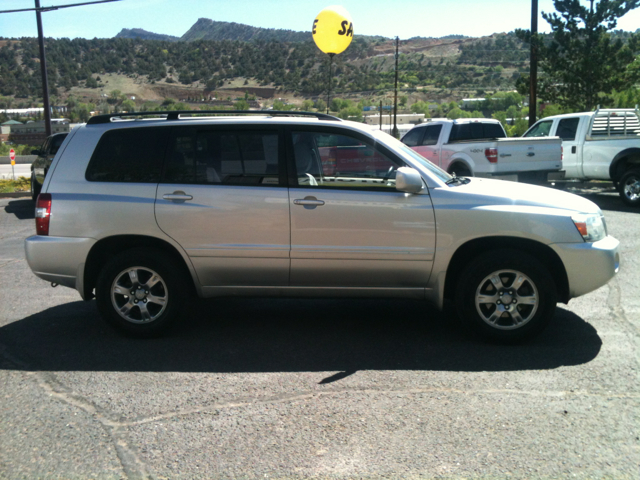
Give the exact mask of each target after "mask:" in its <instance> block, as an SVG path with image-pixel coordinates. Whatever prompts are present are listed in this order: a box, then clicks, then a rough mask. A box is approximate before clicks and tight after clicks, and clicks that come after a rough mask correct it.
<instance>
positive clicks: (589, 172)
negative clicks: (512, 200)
mask: <svg viewBox="0 0 640 480" xmlns="http://www.w3.org/2000/svg"><path fill="white" fill-rule="evenodd" d="M549 136H557V137H560V138H561V139H562V145H563V147H564V161H563V172H561V176H560V179H562V178H564V179H567V180H611V181H613V183H614V185H615V186H616V187H617V188H618V191H619V193H620V196H621V197H622V200H624V201H625V203H627V204H629V205H632V206H640V112H639V111H638V109H637V108H636V109H635V110H633V109H598V110H596V111H595V112H584V113H570V114H565V115H555V116H553V117H546V118H543V119H542V120H539V121H538V122H537V123H535V124H534V125H533V126H532V127H531V128H530V129H529V130H527V132H526V133H525V134H524V137H526V138H528V139H530V140H533V139H534V138H540V137H549Z"/></svg>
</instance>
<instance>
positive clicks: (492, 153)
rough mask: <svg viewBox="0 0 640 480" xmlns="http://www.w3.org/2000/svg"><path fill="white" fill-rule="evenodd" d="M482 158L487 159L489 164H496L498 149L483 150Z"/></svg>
mask: <svg viewBox="0 0 640 480" xmlns="http://www.w3.org/2000/svg"><path fill="white" fill-rule="evenodd" d="M484 156H485V157H487V160H489V163H498V149H497V148H485V149H484Z"/></svg>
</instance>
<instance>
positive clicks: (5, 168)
mask: <svg viewBox="0 0 640 480" xmlns="http://www.w3.org/2000/svg"><path fill="white" fill-rule="evenodd" d="M13 168H14V170H15V176H16V179H17V178H18V177H27V178H31V165H26V164H23V165H14V167H13ZM12 175H13V174H12V171H11V165H0V180H11V179H13V177H12Z"/></svg>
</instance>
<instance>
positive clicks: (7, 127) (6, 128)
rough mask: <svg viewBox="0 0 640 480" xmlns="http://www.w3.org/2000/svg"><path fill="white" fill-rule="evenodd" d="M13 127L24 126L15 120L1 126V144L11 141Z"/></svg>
mask: <svg viewBox="0 0 640 480" xmlns="http://www.w3.org/2000/svg"><path fill="white" fill-rule="evenodd" d="M13 125H22V123H20V122H17V121H15V120H8V121H6V122H4V123H3V124H2V125H1V126H0V142H3V143H4V142H8V141H9V136H10V135H11V127H12V126H13Z"/></svg>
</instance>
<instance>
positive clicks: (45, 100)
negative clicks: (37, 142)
mask: <svg viewBox="0 0 640 480" xmlns="http://www.w3.org/2000/svg"><path fill="white" fill-rule="evenodd" d="M35 1H36V22H37V24H38V45H39V46H40V73H41V74H42V104H43V106H44V129H45V132H46V133H47V137H48V136H50V135H51V107H50V106H49V81H48V79H47V59H46V58H45V55H44V35H43V34H42V16H41V15H40V0H35Z"/></svg>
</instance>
